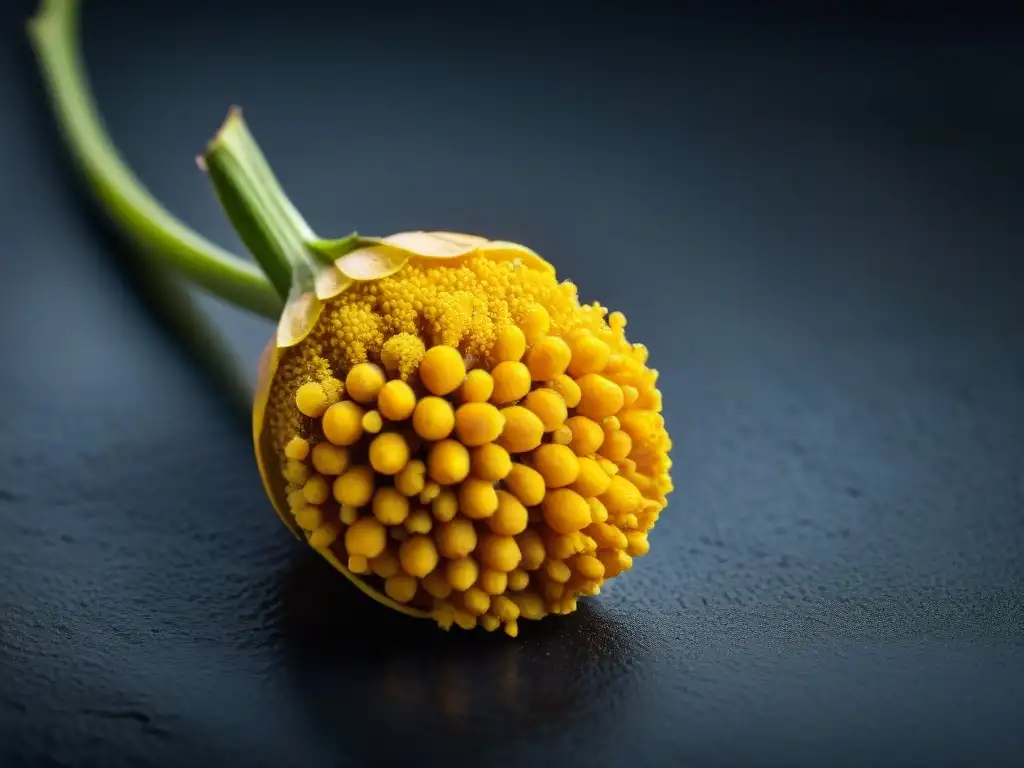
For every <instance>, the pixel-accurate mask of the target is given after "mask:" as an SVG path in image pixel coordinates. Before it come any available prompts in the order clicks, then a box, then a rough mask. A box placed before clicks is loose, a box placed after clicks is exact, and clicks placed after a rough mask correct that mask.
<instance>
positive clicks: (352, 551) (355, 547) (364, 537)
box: [345, 516, 387, 559]
mask: <svg viewBox="0 0 1024 768" xmlns="http://www.w3.org/2000/svg"><path fill="white" fill-rule="evenodd" d="M386 545H387V532H386V531H385V529H384V526H383V525H381V524H380V521H378V520H377V518H375V517H369V516H367V517H361V518H359V519H358V520H356V521H355V522H354V523H352V525H350V526H349V527H348V530H347V531H345V551H346V552H348V554H349V556H352V555H359V556H361V557H365V558H368V559H369V558H374V557H377V555H379V554H380V553H381V552H383V551H384V547H385V546H386Z"/></svg>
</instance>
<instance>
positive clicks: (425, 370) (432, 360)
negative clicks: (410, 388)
mask: <svg viewBox="0 0 1024 768" xmlns="http://www.w3.org/2000/svg"><path fill="white" fill-rule="evenodd" d="M464 378H466V363H465V361H464V360H463V359H462V355H461V354H460V353H459V350H457V349H455V347H448V346H444V345H438V346H436V347H431V348H430V349H428V350H427V352H426V354H425V355H423V359H422V360H421V361H420V381H422V382H423V386H425V387H426V388H427V389H428V390H430V391H431V392H433V393H434V394H435V395H447V394H448V393H449V392H454V391H455V390H456V389H458V387H459V385H460V384H461V383H462V380H463V379H464Z"/></svg>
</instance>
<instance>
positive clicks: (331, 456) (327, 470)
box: [310, 443, 349, 475]
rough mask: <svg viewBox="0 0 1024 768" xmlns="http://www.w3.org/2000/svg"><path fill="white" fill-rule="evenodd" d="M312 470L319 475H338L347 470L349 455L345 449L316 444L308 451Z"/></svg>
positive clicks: (326, 444)
mask: <svg viewBox="0 0 1024 768" xmlns="http://www.w3.org/2000/svg"><path fill="white" fill-rule="evenodd" d="M310 459H311V460H312V462H313V469H315V470H316V471H317V472H319V473H320V474H321V475H340V474H341V473H342V472H344V471H345V470H346V469H348V462H349V454H348V449H347V448H339V447H338V446H337V445H332V444H331V443H317V444H316V445H314V446H313V450H312V451H310Z"/></svg>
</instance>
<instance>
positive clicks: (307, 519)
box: [295, 507, 324, 531]
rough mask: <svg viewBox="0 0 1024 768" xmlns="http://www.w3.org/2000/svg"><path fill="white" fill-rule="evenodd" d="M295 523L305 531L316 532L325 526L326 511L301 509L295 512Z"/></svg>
mask: <svg viewBox="0 0 1024 768" xmlns="http://www.w3.org/2000/svg"><path fill="white" fill-rule="evenodd" d="M295 522H296V523H298V524H299V527H300V528H302V529H303V530H305V531H315V530H316V529H317V528H319V527H320V526H321V525H323V524H324V511H323V509H321V508H320V507H301V508H299V509H298V510H296V512H295Z"/></svg>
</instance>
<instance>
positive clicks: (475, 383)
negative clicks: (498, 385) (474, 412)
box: [459, 368, 494, 403]
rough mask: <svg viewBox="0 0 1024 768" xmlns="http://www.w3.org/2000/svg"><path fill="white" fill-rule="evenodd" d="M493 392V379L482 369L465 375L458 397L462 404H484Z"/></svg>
mask: <svg viewBox="0 0 1024 768" xmlns="http://www.w3.org/2000/svg"><path fill="white" fill-rule="evenodd" d="M493 392H494V379H492V378H491V374H489V373H488V372H487V371H485V370H484V369H483V368H477V369H475V370H472V371H470V372H469V373H467V374H466V379H465V381H463V382H462V388H461V390H460V392H459V396H460V397H461V398H462V402H464V403H486V402H487V401H488V400H490V399H491V395H492V394H493Z"/></svg>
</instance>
